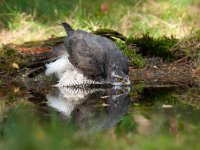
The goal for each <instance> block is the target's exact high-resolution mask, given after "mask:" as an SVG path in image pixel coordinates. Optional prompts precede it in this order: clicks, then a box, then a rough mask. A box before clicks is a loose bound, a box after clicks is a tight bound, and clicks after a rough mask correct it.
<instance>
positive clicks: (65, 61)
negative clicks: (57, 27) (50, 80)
mask: <svg viewBox="0 0 200 150" xmlns="http://www.w3.org/2000/svg"><path fill="white" fill-rule="evenodd" d="M61 25H62V26H63V28H64V30H65V32H66V34H67V36H66V37H65V38H64V40H63V43H61V44H60V45H58V46H55V47H53V49H52V51H50V52H44V53H42V54H39V56H40V57H41V56H42V57H41V58H40V59H36V60H35V61H34V62H33V63H32V64H31V65H30V68H32V69H33V68H39V69H38V70H43V71H45V75H46V76H51V75H55V76H56V77H57V79H58V83H57V84H56V86H58V87H62V86H64V87H70V86H84V85H92V84H96V85H101V84H104V85H111V86H127V85H130V80H129V76H128V72H129V65H128V58H127V57H126V56H125V55H124V54H123V53H122V51H121V50H120V49H119V48H118V47H117V46H116V44H115V43H114V41H112V40H111V39H108V38H106V37H103V36H100V35H96V34H93V33H89V32H86V31H83V30H80V29H77V30H74V29H73V28H72V27H71V26H70V25H69V24H68V23H66V22H62V23H61ZM34 72H37V71H34ZM31 76H33V73H30V74H29V77H31Z"/></svg>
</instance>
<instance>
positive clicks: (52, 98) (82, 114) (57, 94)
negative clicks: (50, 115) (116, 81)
mask: <svg viewBox="0 0 200 150" xmlns="http://www.w3.org/2000/svg"><path fill="white" fill-rule="evenodd" d="M129 91H130V88H129V87H124V88H121V87H115V88H109V89H105V88H96V89H90V88H88V89H87V88H73V87H70V88H62V89H57V91H52V92H50V93H48V94H47V95H46V98H47V104H48V105H49V106H50V107H52V108H54V109H55V110H56V111H58V112H60V113H61V114H62V115H64V116H65V117H66V118H69V117H72V118H73V119H74V120H75V122H76V123H77V124H78V125H79V126H80V127H87V126H88V127H90V128H93V129H95V130H96V129H98V128H110V127H113V126H115V125H116V124H117V123H118V121H119V120H120V118H121V117H122V116H123V115H125V114H126V113H127V112H128V106H129V104H130V102H131V101H130V97H129V95H128V92H129Z"/></svg>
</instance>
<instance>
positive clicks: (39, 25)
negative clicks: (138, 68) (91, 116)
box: [0, 0, 200, 43]
mask: <svg viewBox="0 0 200 150" xmlns="http://www.w3.org/2000/svg"><path fill="white" fill-rule="evenodd" d="M103 3H106V4H107V6H108V11H107V12H106V13H104V12H103V11H102V10H101V5H102V4H103ZM198 14H199V9H198V0H192V1H187V0H183V1H178V0H175V1H171V0H168V1H162V0H158V1H154V0H146V1H143V0H139V1H138V0H133V1H132V0H127V1H120V0H115V1H112V0H109V1H101V0H97V1H91V0H85V1H82V0H73V1H72V0H69V1H65V0H59V1H55V0H51V1H48V0H33V1H23V0H15V1H14V0H3V2H2V3H1V4H0V16H1V21H0V27H1V28H3V30H2V31H1V33H0V36H4V38H3V37H1V38H2V40H1V41H2V43H9V42H14V43H22V42H24V41H29V40H40V39H45V38H47V37H50V36H51V35H54V36H61V35H64V31H63V29H62V28H61V27H60V26H58V25H57V23H60V22H61V21H67V22H69V23H70V24H72V26H73V27H74V28H80V29H84V30H87V31H92V30H96V29H98V28H110V29H114V30H117V31H119V32H121V33H123V34H124V35H125V36H130V35H131V36H139V35H142V34H146V33H149V34H150V35H153V36H155V37H161V36H164V35H165V36H168V37H170V36H171V35H174V36H176V37H178V38H179V37H184V36H186V35H188V34H190V33H191V32H193V31H195V30H196V29H197V28H198V24H199V20H200V19H199V15H198ZM22 35H23V36H22Z"/></svg>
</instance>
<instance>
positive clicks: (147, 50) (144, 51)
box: [126, 34, 178, 60]
mask: <svg viewBox="0 0 200 150" xmlns="http://www.w3.org/2000/svg"><path fill="white" fill-rule="evenodd" d="M177 42H178V39H176V38H174V37H173V36H172V37H171V38H168V37H165V36H164V37H160V38H153V36H150V35H149V34H144V35H143V36H142V37H129V38H128V39H127V40H126V44H127V45H130V44H136V46H137V47H138V48H139V53H141V55H142V56H159V57H162V58H163V59H164V60H174V59H176V56H175V55H174V54H173V53H172V52H171V51H170V49H171V48H172V47H173V46H174V45H175V44H177Z"/></svg>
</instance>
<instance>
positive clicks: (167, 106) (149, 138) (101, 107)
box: [0, 81, 200, 150]
mask: <svg viewBox="0 0 200 150" xmlns="http://www.w3.org/2000/svg"><path fill="white" fill-rule="evenodd" d="M199 108H200V88H199V87H198V86H184V85H181V86H178V85H176V86H170V85H154V86H148V85H146V84H145V83H135V84H133V85H132V86H131V87H130V88H127V87H124V88H102V87H98V88H93V89H90V88H62V89H58V88H56V87H52V86H51V85H48V86H47V85H44V84H43V83H39V82H38V81H34V82H33V83H26V84H17V83H16V84H9V85H7V84H5V83H4V84H2V85H1V88H0V149H14V150H18V149H19V150H27V149H33V150H35V149H48V150H51V149H52V150H55V149H199V148H200V146H199V144H198V139H199V138H200V119H199V118H200V110H199Z"/></svg>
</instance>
